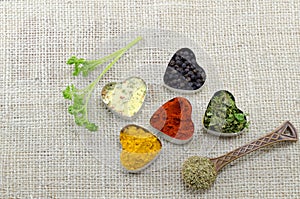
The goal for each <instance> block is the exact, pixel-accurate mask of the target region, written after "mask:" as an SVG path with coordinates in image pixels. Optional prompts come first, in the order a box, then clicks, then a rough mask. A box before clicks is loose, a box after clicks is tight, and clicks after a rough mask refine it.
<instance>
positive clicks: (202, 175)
mask: <svg viewBox="0 0 300 199" xmlns="http://www.w3.org/2000/svg"><path fill="white" fill-rule="evenodd" d="M297 140H298V133H297V130H296V129H295V127H294V126H293V125H292V124H291V123H290V122H289V121H286V122H284V123H283V124H282V125H281V126H280V127H278V128H277V129H275V130H274V131H273V132H271V133H269V134H267V135H265V136H263V137H261V138H259V139H257V140H255V141H253V142H251V143H249V144H246V145H244V146H242V147H239V148H237V149H235V150H233V151H231V152H229V153H227V154H225V155H222V156H220V157H217V158H206V157H198V156H193V157H190V158H188V159H187V160H186V161H185V162H184V163H183V165H182V170H181V174H182V179H183V181H184V183H185V184H186V185H187V186H188V187H189V188H191V189H193V190H201V189H202V190H203V189H208V188H209V187H211V186H212V184H213V183H214V181H215V180H216V177H217V174H218V172H219V171H220V170H221V169H222V168H223V167H224V166H226V165H227V164H229V163H230V162H231V161H233V160H236V159H237V158H240V157H242V156H244V155H246V154H248V153H251V152H253V151H255V150H257V149H260V148H262V147H265V146H268V145H271V144H274V143H277V142H282V141H293V142H296V141H297Z"/></svg>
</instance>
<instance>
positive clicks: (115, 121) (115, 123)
mask: <svg viewBox="0 0 300 199" xmlns="http://www.w3.org/2000/svg"><path fill="white" fill-rule="evenodd" d="M137 36H141V37H142V38H143V39H142V40H141V41H139V42H138V43H137V44H136V45H135V46H133V47H132V48H131V49H129V50H128V51H127V52H126V53H125V54H124V55H123V56H122V57H121V58H120V59H119V61H118V62H117V63H116V64H115V65H114V66H113V67H112V68H111V69H110V70H109V71H108V72H107V73H106V74H105V75H104V76H103V78H102V79H101V80H100V82H99V84H98V85H97V87H96V88H95V92H94V93H93V98H92V99H95V100H94V101H91V102H90V104H89V107H88V108H89V110H90V111H89V118H90V119H91V120H92V121H95V122H96V123H97V125H98V126H99V129H98V131H96V132H89V131H87V130H83V129H82V128H80V127H78V129H76V131H78V133H79V135H80V139H81V141H82V142H83V144H84V147H86V149H87V150H88V151H89V152H90V154H91V155H92V157H93V158H95V159H96V160H98V161H99V164H105V166H107V167H109V168H112V169H114V170H117V171H124V169H123V167H124V164H125V163H123V166H122V164H121V163H120V162H121V160H120V155H121V154H122V153H123V152H122V147H125V145H124V143H128V141H126V140H125V141H124V139H125V138H124V136H123V137H122V144H121V141H120V133H121V130H122V129H123V128H124V127H126V126H128V125H137V126H139V127H140V128H141V129H142V128H143V129H145V131H149V135H151V133H152V134H153V135H155V136H157V137H158V138H159V140H160V141H161V142H162V148H161V150H160V151H159V153H158V154H159V156H158V154H157V157H156V156H155V158H153V159H155V161H154V162H153V163H152V162H151V165H149V166H148V164H146V165H147V168H145V169H143V171H142V172H152V171H158V170H161V169H164V168H166V167H168V168H170V167H172V168H173V167H174V168H179V167H180V165H181V164H182V162H183V161H184V160H185V159H186V157H188V156H191V155H201V156H208V155H209V153H210V152H211V150H212V149H213V147H214V146H215V144H216V143H217V142H218V137H216V136H213V135H210V134H207V133H205V132H203V129H202V117H203V115H204V112H205V109H206V105H207V103H208V101H209V100H210V98H211V95H212V94H213V93H214V92H215V91H216V90H219V88H220V87H221V86H222V84H221V82H220V80H219V78H218V70H217V67H216V65H215V64H214V62H213V61H212V60H211V59H210V58H209V56H208V54H207V53H206V52H205V51H204V50H203V49H202V48H201V47H200V45H199V43H196V42H194V41H193V40H191V39H190V38H188V37H187V36H182V35H180V34H178V33H176V32H172V31H167V30H161V29H157V30H140V31H135V32H131V33H124V34H121V35H118V36H115V37H110V38H107V39H105V40H103V41H99V43H98V44H96V45H93V46H94V48H92V49H91V50H90V57H89V58H91V59H95V58H97V57H99V56H100V57H101V55H103V56H105V55H106V54H110V53H111V52H114V51H115V50H117V49H120V48H122V47H124V46H126V45H127V44H128V43H129V42H130V41H132V40H133V39H134V38H136V37H137ZM182 49H183V50H182ZM188 49H189V50H188ZM178 51H179V55H180V56H182V58H181V59H180V61H181V62H182V64H181V67H183V68H184V67H185V68H187V69H189V71H186V72H187V73H185V72H184V73H183V76H184V77H185V75H186V74H188V75H186V80H187V82H191V83H190V85H191V87H190V88H189V87H188V86H186V87H183V89H181V88H179V89H178V88H174V89H173V90H172V89H169V88H168V87H167V86H166V84H167V83H166V79H165V78H164V76H165V75H166V71H167V70H168V67H169V65H170V61H172V59H173V58H174V55H176V53H178ZM187 52H188V53H190V54H189V55H188V56H190V57H186V56H187ZM191 53H193V54H191ZM174 59H178V58H176V57H175V58H174ZM185 59H186V60H185ZM178 60H179V59H178ZM184 63H185V64H186V65H185V66H184V65H183V64H184ZM177 64H179V65H180V63H179V62H178V63H177ZM104 67H105V65H104V66H103V67H100V68H98V69H97V70H95V71H93V73H92V74H90V75H91V77H90V76H89V77H88V78H89V79H90V78H91V79H94V77H96V76H97V75H98V74H99V73H101V71H102V70H103V68H104ZM188 67H189V68H188ZM199 67H201V68H199ZM180 70H181V69H180ZM190 71H191V72H190ZM192 72H193V74H192ZM198 73H199V75H198ZM197 75H198V76H197ZM133 76H134V77H138V78H141V79H142V80H143V81H144V82H145V83H146V86H147V92H146V96H145V100H144V105H143V107H142V108H141V109H140V110H139V111H138V113H137V114H136V115H135V116H134V117H133V118H129V120H128V118H127V119H126V120H125V119H124V118H122V117H119V116H118V115H117V114H115V113H114V112H113V111H111V110H110V109H109V108H108V107H107V105H106V104H105V103H104V102H103V100H102V98H101V91H102V89H103V87H105V85H108V84H110V83H113V82H123V81H124V80H126V79H128V78H130V77H133ZM200 76H201V77H200ZM85 81H86V80H85V79H82V81H81V82H80V83H81V84H82V86H84V85H85V84H84V82H85ZM181 83H183V82H181ZM188 84H189V83H188ZM169 87H172V86H171V85H169ZM182 91H183V92H182ZM184 91H187V92H184ZM174 98H177V99H182V98H185V99H186V100H188V101H189V103H190V105H191V114H190V116H189V117H190V118H188V119H189V120H191V121H192V122H193V124H194V129H193V132H189V135H191V136H190V137H188V139H187V140H186V141H182V140H183V138H178V137H176V136H174V138H175V139H176V142H172V139H171V138H173V137H172V136H173V135H168V136H169V137H171V138H170V139H165V138H166V137H164V136H160V134H158V133H157V132H156V131H155V129H153V127H152V126H151V124H150V119H151V117H152V116H153V115H154V114H157V113H156V111H157V110H159V109H160V107H162V106H163V105H164V104H165V103H167V102H169V101H170V100H172V99H174ZM179 105H180V103H179ZM181 108H184V107H181V105H180V106H179V110H180V109H181ZM181 111H184V110H181ZM168 114H171V115H172V113H169V112H168ZM182 124H184V122H183V123H181V122H179V123H176V122H175V124H174V125H180V126H178V129H180V128H185V127H184V126H181V125H182ZM179 127H180V128H179ZM162 128H163V126H162ZM182 132H183V131H182ZM131 133H135V132H131ZM130 135H131V134H130ZM139 136H142V133H141V134H139ZM153 138H154V137H153ZM167 138H168V137H167ZM130 140H131V141H132V140H135V139H132V137H131V138H130ZM139 140H147V139H139ZM178 140H179V141H178ZM133 144H134V143H133ZM139 144H140V145H141V146H147V147H149V144H151V143H140V142H137V143H135V146H137V145H139ZM122 145H123V146H122ZM127 146H128V145H126V147H127ZM150 148H151V147H150ZM123 150H124V148H123ZM126 150H127V151H130V149H127V148H126ZM148 155H149V154H148ZM122 157H123V156H122ZM130 157H132V155H130ZM153 157H154V156H153ZM134 158H137V159H135V160H136V161H138V158H140V157H134ZM122 161H124V159H123V160H122ZM145 162H147V161H145ZM147 163H148V162H147ZM141 168H143V167H141Z"/></svg>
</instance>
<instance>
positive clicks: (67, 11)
mask: <svg viewBox="0 0 300 199" xmlns="http://www.w3.org/2000/svg"><path fill="white" fill-rule="evenodd" d="M145 30H151V31H149V34H150V32H151V34H153V32H155V30H157V32H158V36H157V37H159V34H160V31H162V32H163V31H170V32H172V33H175V34H178V35H183V37H185V38H188V39H189V40H191V41H194V42H195V44H196V45H198V46H200V47H201V49H202V50H203V52H205V53H207V55H208V56H209V58H210V60H211V63H213V64H212V65H210V67H213V68H214V70H213V71H216V73H217V74H216V75H217V76H218V77H217V79H216V78H215V79H214V80H215V82H218V83H219V84H218V85H219V86H220V88H219V89H227V90H229V91H231V92H232V93H233V94H234V96H235V97H236V99H237V103H238V106H239V107H240V108H241V109H243V110H244V111H245V112H247V113H249V116H248V118H249V120H250V122H251V124H250V128H249V131H248V132H246V133H244V134H242V135H240V136H238V137H235V138H229V139H227V138H226V139H224V138H216V140H217V143H214V144H213V146H214V147H213V148H212V149H211V150H210V151H209V153H207V155H208V156H209V157H218V156H220V155H222V154H225V153H226V152H228V151H230V150H233V149H235V148H237V147H239V146H241V145H243V144H245V143H248V142H250V141H252V140H255V139H257V138H259V137H261V136H263V135H264V134H266V133H268V132H270V131H272V130H273V129H275V128H276V127H277V126H279V125H280V124H282V122H283V121H285V120H289V121H291V122H292V123H293V124H294V125H295V127H296V128H297V129H300V100H299V99H300V55H299V52H300V49H299V46H300V1H298V0H289V1H287V0H265V1H258V0H248V1H239V0H224V1H208V0H205V1H197V0H193V1H186V0H176V1H175V0H174V1H171V0H165V1H163V0H151V1H150V0H148V1H142V0H137V1H133V0H101V1H96V0H86V1H75V0H74V1H73V0H70V1H57V0H51V1H50V0H47V1H45V0H42V1H40V0H30V1H29V0H28V1H22V0H20V1H16V0H8V1H6V0H2V1H0V198H62V199H64V198H72V199H76V198H219V199H220V198H271V199H274V198H291V199H292V198H293V199H296V198H300V188H299V187H300V164H299V163H300V145H299V143H287V142H285V143H279V144H276V145H274V146H272V147H267V148H264V149H261V150H259V151H257V152H255V153H253V154H251V155H248V156H245V157H243V158H241V159H239V160H236V161H234V162H233V163H231V164H230V165H228V166H227V167H226V168H224V169H223V170H222V171H221V172H220V173H219V175H218V178H217V180H216V182H215V183H214V185H213V187H212V188H211V189H209V190H207V191H203V192H197V193H195V192H191V191H189V190H188V189H187V188H185V186H184V184H183V182H182V179H181V175H180V168H181V164H182V161H183V160H184V159H185V158H187V157H189V156H190V155H192V154H197V150H198V148H197V144H195V143H194V144H195V145H194V146H193V147H190V148H186V147H185V146H183V150H182V151H178V150H177V151H173V153H172V155H173V156H174V157H175V159H174V160H176V161H173V162H172V164H168V165H160V166H157V165H159V164H162V163H163V161H161V160H164V158H166V157H168V158H170V155H169V156H168V154H162V155H161V156H160V157H159V159H158V162H154V163H153V165H151V166H150V167H149V168H147V169H146V170H145V171H144V172H141V173H140V174H128V173H126V172H122V171H120V170H119V169H116V168H118V167H117V166H116V165H115V163H116V162H117V160H116V159H115V156H114V155H115V154H116V153H117V152H115V151H113V150H111V151H109V150H110V149H108V152H107V151H103V153H101V151H99V150H98V148H97V150H98V151H97V150H96V152H97V153H96V152H95V150H94V151H93V148H92V147H90V148H89V147H88V145H89V143H87V141H86V140H85V139H84V138H83V137H84V136H82V134H83V133H86V132H87V131H85V130H84V129H83V128H81V127H77V126H76V125H75V124H74V121H73V118H72V116H71V115H69V114H68V112H67V107H68V106H69V105H70V103H71V102H70V101H67V100H65V99H63V97H62V93H61V92H62V90H63V89H64V88H65V87H66V86H67V85H70V84H71V83H74V84H76V85H77V86H78V87H83V86H85V85H87V83H88V82H89V81H92V80H93V78H95V77H96V75H97V74H99V73H100V72H101V70H102V69H103V67H102V69H101V68H98V69H97V70H96V71H95V72H94V73H93V74H92V75H91V76H89V77H88V78H87V79H86V78H82V77H78V78H75V77H73V76H72V70H73V68H72V67H71V66H68V65H66V60H67V59H68V58H69V57H70V56H71V55H77V56H79V57H84V58H96V57H99V56H102V55H105V54H109V53H110V52H112V50H115V46H111V49H109V47H108V45H107V42H109V41H111V40H112V39H113V38H118V35H124V34H125V35H126V34H127V33H128V32H131V33H135V32H139V31H142V32H143V33H144V34H147V31H145ZM154 35H155V34H154ZM152 36H153V35H152ZM166 38H167V37H166ZM131 39H134V38H131V37H130V38H128V40H126V42H128V41H130V40H131ZM158 39H159V38H158ZM155 41H156V40H155V39H154V40H153V41H152V42H153V44H155ZM105 42H106V44H105V45H104V44H103V43H105ZM123 44H126V43H122V45H123ZM101 45H103V46H105V48H107V51H106V52H98V50H99V49H101ZM119 47H121V45H120V46H119ZM154 47H155V46H154ZM142 48H146V46H145V45H144V46H143V45H140V47H139V46H138V45H137V46H136V47H135V48H134V49H135V50H136V52H137V50H138V49H139V50H140V51H138V52H140V54H139V53H136V55H137V56H138V55H141V56H142V55H143V56H144V58H145V60H146V61H144V60H143V64H144V67H143V68H142V69H141V70H137V69H133V70H134V71H138V72H141V73H144V75H147V73H148V72H153V71H150V70H149V68H148V69H147V66H148V65H150V64H152V63H156V64H157V63H160V61H161V60H159V59H158V56H156V55H157V54H152V55H149V57H147V55H148V54H147V53H146V54H145V52H148V51H149V49H147V50H148V51H143V49H142ZM134 49H133V50H132V51H130V50H129V52H131V53H133V52H134ZM172 50H173V49H172ZM98 53H99V54H98ZM142 53H144V54H142ZM173 53H175V51H173ZM199 56H201V55H199ZM135 61H136V60H135V57H133V56H131V54H130V53H129V54H127V55H126V56H125V57H124V58H121V60H120V62H118V63H117V64H116V65H115V66H114V68H113V69H111V70H110V71H109V73H108V74H106V75H105V77H104V78H103V80H101V85H104V84H105V83H107V82H109V81H110V80H113V81H117V80H119V79H122V78H125V77H122V78H121V75H122V74H123V73H126V72H127V74H128V71H130V70H132V67H133V68H134V63H135ZM139 61H140V60H139ZM199 61H200V62H201V60H199ZM140 62H142V61H140ZM166 63H167V62H166ZM128 67H131V69H130V70H129V69H128ZM163 67H165V66H163ZM148 78H149V77H148ZM211 83H212V84H213V82H211ZM209 86H210V85H207V87H206V90H205V89H204V90H203V92H202V91H201V92H199V93H197V94H195V95H197V96H199V97H200V98H201V97H203V99H205V101H202V103H203V104H205V105H206V104H207V103H208V101H209V99H210V97H211V96H212V95H213V92H212V90H208V89H209V88H211V87H209ZM153 88H154V89H155V86H154V87H153ZM214 88H215V89H217V88H218V87H217V86H216V87H214ZM99 91H101V87H100V86H99V87H97V89H96V91H95V93H94V95H93V98H92V101H93V102H95V104H98V106H100V107H102V108H103V104H102V103H101V101H100V100H99ZM165 91H166V92H167V90H166V89H162V90H159V89H158V90H157V91H155V90H152V92H153V93H154V94H155V95H164V94H165V93H164V92H165ZM215 91H216V90H215ZM155 92H156V93H155ZM174 95H176V94H174ZM178 95H180V94H178ZM191 98H193V96H192V97H191ZM201 99H202V98H201ZM157 100H160V98H157ZM164 100H165V98H164ZM162 102H163V101H159V103H162ZM194 102H195V101H194ZM99 104H100V105H99ZM203 104H202V105H201V106H199V107H201V108H205V106H204V105H203ZM157 105H158V104H157ZM145 108H147V106H145ZM196 109H197V107H196V108H195V111H197V110H196ZM199 109H200V108H199ZM90 110H91V111H92V117H93V116H96V117H97V116H99V117H100V119H99V120H93V121H94V122H96V123H97V124H98V125H99V126H100V128H101V131H99V132H95V135H99V134H100V133H103V134H104V135H106V136H108V135H117V134H118V133H119V132H117V131H115V129H121V127H122V126H121V124H122V125H123V124H125V122H118V121H117V122H116V121H114V120H109V119H107V118H114V116H112V114H111V113H109V112H107V111H106V109H105V108H103V110H102V112H100V111H97V110H96V109H90ZM105 111H106V112H105ZM145 111H147V110H146V109H145ZM151 111H152V110H151ZM201 111H204V110H201ZM201 111H200V110H199V115H198V116H199V118H198V121H197V126H198V125H199V123H200V121H201V117H200V113H202V112H201ZM94 112H95V114H93V113H94ZM104 112H105V113H104ZM145 113H146V114H150V112H149V113H148V112H145ZM145 113H143V112H142V114H141V116H139V117H138V120H137V123H138V122H141V123H142V122H145V121H143V120H145V119H146V118H147V117H144V115H146V114H145ZM150 116H151V115H148V117H150ZM93 119H95V118H93ZM105 119H106V120H105ZM104 120H105V121H104ZM200 133H203V132H202V130H201V128H199V127H198V130H197V134H200ZM85 135H86V134H85ZM100 135H101V134H100ZM201 135H203V139H205V137H206V135H205V134H201ZM100 139H101V137H100ZM95 141H98V140H95ZM104 144H105V143H104ZM206 144H208V145H209V143H206ZM91 146H92V145H91ZM199 147H201V146H199ZM91 148H92V149H91ZM100 149H101V147H100ZM167 152H168V151H167ZM104 153H107V156H105V155H106V154H104ZM110 153H111V154H112V155H110ZM199 153H200V152H199ZM95 154H98V156H97V155H96V156H95ZM199 155H201V154H199ZM99 157H100V158H99ZM176 157H180V158H177V159H176ZM179 159H180V161H177V160H179ZM153 168H160V169H153Z"/></svg>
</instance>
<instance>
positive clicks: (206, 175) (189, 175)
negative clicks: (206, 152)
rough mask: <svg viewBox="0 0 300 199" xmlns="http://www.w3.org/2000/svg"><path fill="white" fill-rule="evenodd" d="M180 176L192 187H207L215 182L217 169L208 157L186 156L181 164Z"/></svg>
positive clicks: (197, 188) (196, 188) (195, 188)
mask: <svg viewBox="0 0 300 199" xmlns="http://www.w3.org/2000/svg"><path fill="white" fill-rule="evenodd" d="M181 174H182V178H183V181H184V182H185V184H186V185H187V186H188V187H189V188H191V189H193V190H199V189H208V188H209V187H211V185H212V184H213V183H214V182H215V180H216V177H217V171H216V168H215V166H214V164H213V163H212V162H211V161H210V159H208V158H205V157H199V156H192V157H190V158H188V159H187V160H186V161H185V162H184V163H183V165H182V170H181Z"/></svg>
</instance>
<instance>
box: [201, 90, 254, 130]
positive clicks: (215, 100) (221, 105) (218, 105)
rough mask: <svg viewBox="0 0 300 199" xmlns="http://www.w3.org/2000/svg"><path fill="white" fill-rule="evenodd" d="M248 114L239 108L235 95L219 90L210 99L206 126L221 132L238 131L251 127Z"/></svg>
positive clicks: (206, 114)
mask: <svg viewBox="0 0 300 199" xmlns="http://www.w3.org/2000/svg"><path fill="white" fill-rule="evenodd" d="M246 116H247V114H244V113H243V111H241V110H240V109H238V108H237V106H236V104H235V99H234V97H233V95H232V94H231V93H230V92H228V91H225V90H221V91H218V92H216V93H215V94H214V96H213V97H212V99H211V100H210V102H209V104H208V106H207V109H206V112H205V115H204V121H203V123H204V126H205V128H207V129H209V130H213V131H217V132H221V133H237V132H240V131H242V130H243V129H245V128H248V127H249V122H248V121H247V118H246Z"/></svg>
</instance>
